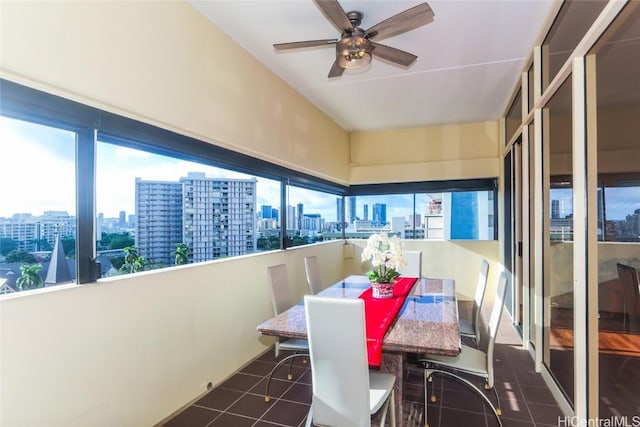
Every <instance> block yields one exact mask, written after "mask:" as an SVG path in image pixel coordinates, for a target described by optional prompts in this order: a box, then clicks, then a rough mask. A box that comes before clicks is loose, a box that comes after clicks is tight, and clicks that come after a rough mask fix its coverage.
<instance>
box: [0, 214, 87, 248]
mask: <svg viewBox="0 0 640 427" xmlns="http://www.w3.org/2000/svg"><path fill="white" fill-rule="evenodd" d="M58 236H60V237H61V238H71V239H74V238H75V236H76V217H75V216H72V215H69V213H68V212H66V211H46V212H44V214H42V215H41V216H33V215H31V214H16V215H13V216H12V217H11V218H2V219H0V237H2V238H8V239H11V240H13V241H15V242H17V243H18V248H17V249H18V250H21V251H26V252H35V251H40V250H43V248H42V247H41V245H40V242H42V241H44V240H46V241H47V243H48V244H49V245H50V246H51V247H53V245H54V243H55V241H56V239H57V238H58Z"/></svg>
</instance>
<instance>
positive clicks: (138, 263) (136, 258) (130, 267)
mask: <svg viewBox="0 0 640 427" xmlns="http://www.w3.org/2000/svg"><path fill="white" fill-rule="evenodd" d="M122 250H123V251H124V264H122V267H120V272H121V273H136V272H138V271H143V270H144V269H145V268H146V267H147V264H148V261H147V260H146V259H144V257H142V256H140V254H139V253H138V249H136V247H135V246H127V247H126V248H123V249H122Z"/></svg>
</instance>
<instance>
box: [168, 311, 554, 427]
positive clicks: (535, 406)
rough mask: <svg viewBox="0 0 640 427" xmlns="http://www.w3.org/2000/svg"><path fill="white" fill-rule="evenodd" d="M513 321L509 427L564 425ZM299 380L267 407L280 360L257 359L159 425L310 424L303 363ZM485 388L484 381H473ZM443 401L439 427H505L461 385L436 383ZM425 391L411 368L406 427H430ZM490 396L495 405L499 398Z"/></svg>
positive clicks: (507, 368) (432, 419) (432, 410)
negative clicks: (270, 376) (272, 373)
mask: <svg viewBox="0 0 640 427" xmlns="http://www.w3.org/2000/svg"><path fill="white" fill-rule="evenodd" d="M520 342H521V341H520V338H519V336H518V334H517V332H516V331H515V329H514V328H513V327H512V326H511V324H510V322H509V320H508V319H505V321H503V322H502V323H501V327H500V334H499V336H498V338H497V340H496V351H495V363H494V366H495V369H496V374H495V378H496V390H497V391H498V393H499V395H500V399H501V407H502V417H501V420H502V424H503V426H504V427H525V426H557V425H558V417H562V416H563V414H562V413H561V411H560V408H559V407H558V405H557V404H556V402H555V400H554V399H553V397H552V396H551V393H550V392H549V390H548V388H547V387H546V386H545V384H544V382H543V380H542V378H541V377H540V375H539V374H536V373H535V371H534V366H533V361H532V359H531V356H530V355H529V353H528V352H527V351H525V350H523V349H522V347H521V344H520ZM297 360H298V361H297V362H296V363H295V365H294V368H293V380H292V381H288V380H286V374H287V368H286V366H285V367H283V368H282V369H280V370H279V372H278V374H277V375H276V377H275V379H274V380H272V384H271V388H270V395H271V396H272V399H271V401H270V402H269V403H266V402H265V401H264V393H265V385H266V382H265V376H266V375H267V374H268V373H269V371H270V370H271V368H272V367H273V366H274V363H275V362H276V360H275V358H274V353H273V351H272V350H270V351H268V352H266V353H264V354H263V355H261V356H260V357H258V358H256V359H255V360H253V361H252V362H251V363H249V364H248V365H247V366H245V367H244V368H243V369H242V370H240V371H239V372H237V373H236V374H235V375H233V376H232V377H231V378H229V379H228V380H227V381H225V382H223V383H222V384H220V385H219V386H217V387H216V388H214V389H213V390H211V391H210V392H208V393H207V394H205V395H204V396H202V397H200V398H199V399H198V400H196V401H195V402H194V403H192V404H190V405H188V406H186V407H185V408H183V409H182V410H180V411H177V412H176V413H175V414H174V415H172V416H171V417H169V418H168V419H167V420H165V421H163V422H162V423H160V424H159V426H163V427H205V426H206V427H218V426H224V427H236V426H237V427H244V426H247V427H249V426H251V427H268V426H269V427H275V426H304V423H305V419H306V415H307V412H308V410H309V404H310V402H311V371H310V370H309V367H308V365H304V364H302V362H300V359H297ZM470 379H471V380H472V381H474V382H475V383H476V384H478V385H479V386H480V387H482V384H483V381H482V380H480V379H473V377H471V378H470ZM434 387H435V392H436V394H437V395H438V396H439V399H438V401H437V402H436V403H433V404H432V403H429V407H428V418H429V420H428V421H429V425H430V426H431V427H449V426H451V427H454V426H455V427H458V426H473V427H475V426H484V427H491V426H497V425H498V423H497V421H496V419H495V417H494V416H493V413H492V412H491V410H490V408H489V407H488V406H486V404H485V403H484V401H483V400H482V399H481V398H480V397H479V396H477V395H475V394H474V393H472V392H471V391H470V390H469V389H467V388H465V386H463V385H462V384H461V383H459V382H457V381H455V380H452V379H445V378H442V377H436V378H435V380H434ZM423 390H424V388H423V383H422V374H421V370H419V369H417V370H415V371H414V370H411V371H410V372H409V373H408V374H407V380H406V382H405V390H404V393H405V399H404V413H405V417H404V420H403V421H402V422H401V423H400V422H399V423H398V425H399V427H414V426H423V425H424V421H423V415H424V403H423V402H424V394H423V393H424V391H423ZM488 397H489V398H490V399H494V396H493V393H492V392H489V394H488Z"/></svg>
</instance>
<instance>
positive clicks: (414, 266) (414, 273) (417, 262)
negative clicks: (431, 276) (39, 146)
mask: <svg viewBox="0 0 640 427" xmlns="http://www.w3.org/2000/svg"><path fill="white" fill-rule="evenodd" d="M404 260H405V261H406V263H407V265H406V266H404V267H402V268H401V269H400V270H398V273H400V275H401V276H406V277H417V278H420V277H422V251H404Z"/></svg>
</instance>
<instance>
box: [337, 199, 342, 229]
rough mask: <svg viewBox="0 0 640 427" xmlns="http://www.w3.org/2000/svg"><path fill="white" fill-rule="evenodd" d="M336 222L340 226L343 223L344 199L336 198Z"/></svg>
mask: <svg viewBox="0 0 640 427" xmlns="http://www.w3.org/2000/svg"><path fill="white" fill-rule="evenodd" d="M336 221H337V222H338V224H340V226H342V225H343V223H344V199H343V198H342V197H336Z"/></svg>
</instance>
